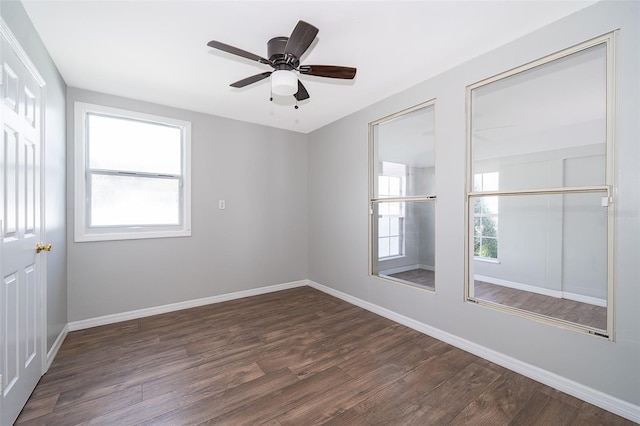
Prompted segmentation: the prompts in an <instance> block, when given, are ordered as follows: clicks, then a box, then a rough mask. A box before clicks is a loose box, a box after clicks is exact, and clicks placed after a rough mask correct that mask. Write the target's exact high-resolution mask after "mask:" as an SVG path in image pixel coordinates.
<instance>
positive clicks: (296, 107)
mask: <svg viewBox="0 0 640 426" xmlns="http://www.w3.org/2000/svg"><path fill="white" fill-rule="evenodd" d="M294 108H295V109H298V98H296V105H295V106H294Z"/></svg>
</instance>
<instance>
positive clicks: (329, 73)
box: [207, 21, 356, 109]
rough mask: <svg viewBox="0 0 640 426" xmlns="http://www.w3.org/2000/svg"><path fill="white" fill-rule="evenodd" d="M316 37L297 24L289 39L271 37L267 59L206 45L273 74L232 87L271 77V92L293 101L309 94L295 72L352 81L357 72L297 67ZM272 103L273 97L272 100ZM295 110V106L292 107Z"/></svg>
mask: <svg viewBox="0 0 640 426" xmlns="http://www.w3.org/2000/svg"><path fill="white" fill-rule="evenodd" d="M316 34H318V29H317V28H316V27H314V26H313V25H311V24H309V23H307V22H304V21H298V24H297V25H296V27H295V28H294V29H293V32H292V33H291V36H289V37H274V38H272V39H271V40H269V42H268V43H267V54H268V55H269V59H266V58H263V57H261V56H259V55H255V54H253V53H251V52H247V51H245V50H242V49H238V48H237V47H233V46H230V45H228V44H225V43H221V42H219V41H216V40H211V41H210V42H209V43H207V46H209V47H213V48H214V49H219V50H222V51H224V52H227V53H231V54H233V55H238V56H241V57H243V58H247V59H251V60H252V61H257V62H259V63H261V64H265V65H270V66H271V67H272V68H273V71H266V72H263V73H260V74H256V75H252V76H251V77H247V78H243V79H242V80H238V81H236V82H235V83H231V87H245V86H248V85H250V84H253V83H257V82H258V81H261V80H264V79H265V78H267V77H269V76H271V92H272V94H276V95H279V96H290V95H293V96H294V97H295V98H296V101H302V100H305V99H308V98H309V92H307V89H306V88H305V87H304V85H303V84H302V82H301V81H300V80H299V79H298V77H297V75H296V74H295V72H294V71H297V72H299V73H300V74H306V75H315V76H318V77H328V78H340V79H345V80H351V79H353V78H354V77H355V76H356V69H355V68H352V67H341V66H336V65H300V57H301V56H302V55H303V54H304V52H305V51H306V50H307V49H308V48H309V46H310V45H311V43H312V42H313V40H314V39H315V38H316ZM271 100H273V96H272V97H271ZM295 108H296V109H297V108H298V105H296V106H295Z"/></svg>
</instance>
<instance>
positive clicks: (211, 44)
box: [207, 40, 273, 66]
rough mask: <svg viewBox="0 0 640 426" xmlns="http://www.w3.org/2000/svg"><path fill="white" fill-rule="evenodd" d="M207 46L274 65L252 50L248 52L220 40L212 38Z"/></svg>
mask: <svg viewBox="0 0 640 426" xmlns="http://www.w3.org/2000/svg"><path fill="white" fill-rule="evenodd" d="M207 46H209V47H213V48H214V49H218V50H222V51H223V52H227V53H231V54H232V55H237V56H242V57H243V58H247V59H251V60H252V61H257V62H260V63H261V64H267V65H271V66H273V63H272V62H271V61H270V60H268V59H265V58H263V57H262V56H258V55H255V54H253V53H251V52H247V51H246V50H242V49H238V48H237V47H233V46H230V45H228V44H225V43H221V42H219V41H215V40H211V41H210V42H209V43H207Z"/></svg>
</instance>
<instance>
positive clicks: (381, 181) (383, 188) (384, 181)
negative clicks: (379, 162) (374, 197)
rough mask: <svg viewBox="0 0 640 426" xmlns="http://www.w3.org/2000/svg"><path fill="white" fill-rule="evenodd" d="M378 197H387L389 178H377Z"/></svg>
mask: <svg viewBox="0 0 640 426" xmlns="http://www.w3.org/2000/svg"><path fill="white" fill-rule="evenodd" d="M378 195H379V196H380V197H382V196H387V195H389V176H378Z"/></svg>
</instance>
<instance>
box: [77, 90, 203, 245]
mask: <svg viewBox="0 0 640 426" xmlns="http://www.w3.org/2000/svg"><path fill="white" fill-rule="evenodd" d="M90 116H101V117H110V118H114V119H124V120H132V121H136V122H143V123H149V124H155V125H163V126H169V127H174V128H178V129H179V130H180V138H181V141H180V156H181V158H180V173H177V174H176V173H170V174H159V173H146V172H140V171H136V172H135V173H132V172H131V171H129V170H116V169H96V168H92V167H91V165H90V164H89V147H88V144H89V142H90V141H89V132H88V122H89V117H90ZM74 131H75V133H74V169H75V170H74V216H75V217H74V241H75V242H89V241H112V240H129V239H146V238H171V237H187V236H190V235H191V179H190V176H191V123H190V122H189V121H184V120H178V119H174V118H170V117H163V116H158V115H152V114H145V113H141V112H136V111H130V110H125V109H121V108H113V107H107V106H104V105H97V104H91V103H86V102H74ZM94 175H96V176H97V175H102V176H123V177H134V178H141V179H168V180H174V181H177V182H178V187H179V191H180V196H179V206H178V209H179V212H178V215H179V220H178V223H177V224H160V225H154V224H140V225H99V226H90V217H91V211H90V209H91V178H92V176H94Z"/></svg>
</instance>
